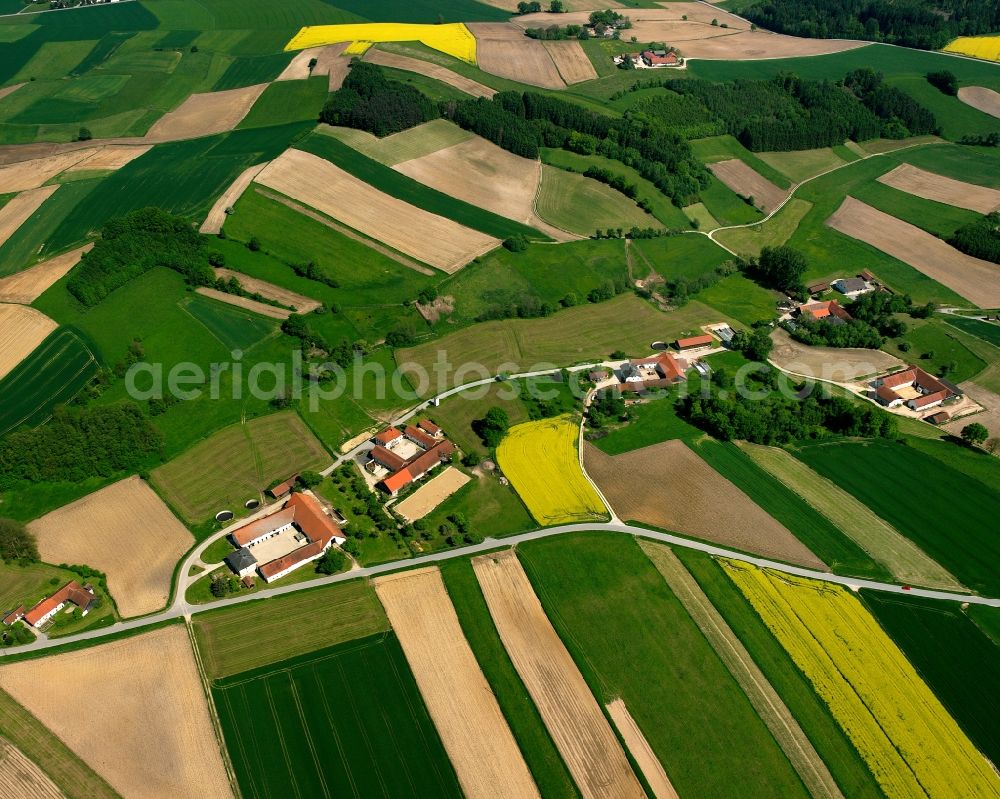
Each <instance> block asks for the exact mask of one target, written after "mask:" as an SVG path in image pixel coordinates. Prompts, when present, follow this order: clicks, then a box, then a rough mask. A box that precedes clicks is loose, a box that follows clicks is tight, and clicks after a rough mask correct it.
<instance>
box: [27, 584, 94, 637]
mask: <svg viewBox="0 0 1000 799" xmlns="http://www.w3.org/2000/svg"><path fill="white" fill-rule="evenodd" d="M93 599H94V595H93V594H91V593H90V592H89V591H87V590H86V589H85V588H84V587H83V586H82V585H80V584H79V583H78V582H77V581H76V580H70V581H69V582H68V583H66V585H64V586H63V587H62V588H60V589H59V590H58V591H56V592H55V593H54V594H52V596H50V597H46V598H45V599H43V600H42V601H41V602H39V603H38V604H37V605H35V606H34V607H33V608H32V609H31V610H29V611H28V612H27V613H25V614H24V619H25V621H27V622H28V624H30V625H31V626H32V627H34V626H35V625H36V624H37V623H38V622H39V620H41V618H42V617H43V616H45V615H46V614H47V613H49V612H50V611H52V610H55V608H57V607H59V605H61V604H63V603H64V602H72V603H73V604H74V605H76V606H77V607H80V608H85V607H87V606H88V605H89V604H90V603H91V602H92V601H93Z"/></svg>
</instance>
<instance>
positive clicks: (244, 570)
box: [225, 547, 257, 577]
mask: <svg viewBox="0 0 1000 799" xmlns="http://www.w3.org/2000/svg"><path fill="white" fill-rule="evenodd" d="M225 560H226V565H227V566H228V567H229V568H230V569H232V570H233V573H235V574H236V575H238V576H240V577H246V576H247V575H248V574H253V573H254V570H255V569H256V568H257V558H255V557H254V556H253V554H251V552H250V550H249V548H247V547H241V548H240V549H237V550H236V551H235V552H230V553H229V554H228V555H226V558H225Z"/></svg>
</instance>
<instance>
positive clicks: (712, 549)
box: [11, 522, 1000, 654]
mask: <svg viewBox="0 0 1000 799" xmlns="http://www.w3.org/2000/svg"><path fill="white" fill-rule="evenodd" d="M588 531H597V532H601V531H604V532H617V533H625V534H627V535H633V536H641V537H644V538H651V539H653V540H656V541H662V542H664V543H667V544H671V545H673V546H678V547H684V548H686V549H694V550H697V551H699V552H704V553H706V554H708V555H715V556H718V557H724V558H730V559H732V560H736V561H740V562H742V563H751V564H753V565H755V566H760V567H762V568H766V569H773V570H774V571H778V572H782V573H784V574H792V575H796V576H798V577H809V578H812V579H814V580H825V581H826V582H829V583H836V584H837V585H843V586H847V587H849V588H852V589H858V588H868V589H871V590H873V591H882V592H885V593H890V594H900V595H903V596H920V597H927V598H930V599H942V600H946V601H952V602H968V603H969V604H971V605H987V606H989V607H1000V599H994V598H990V597H980V596H972V595H970V594H957V593H952V592H950V591H930V590H925V589H921V588H913V589H910V590H906V589H904V588H903V587H902V586H899V585H893V584H892V583H880V582H876V581H874V580H862V579H859V578H857V577H842V576H840V575H838V574H832V573H830V572H822V571H816V570H815V569H805V568H802V567H799V566H791V565H789V564H787V563H780V562H778V561H773V560H768V559H767V558H758V557H756V556H755V555H747V554H745V553H743V552H736V551H734V550H731V549H725V548H724V547H718V546H715V545H713V544H708V543H706V542H704V541H695V540H692V539H690V538H682V537H680V536H677V535H672V534H670V533H661V532H659V531H656V530H647V529H645V528H643V527H634V526H632V525H630V524H623V523H620V522H606V523H603V524H600V523H597V524H567V525H561V526H559V527H549V528H547V529H544V530H534V531H532V532H529V533H520V534H518V535H512V536H509V537H507V538H488V539H486V540H485V541H483V542H482V543H481V544H473V545H471V546H466V547H457V548H455V549H449V550H445V551H442V552H435V553H433V554H430V555H423V556H421V557H418V558H410V559H407V560H401V561H393V562H391V563H383V564H381V565H378V566H367V567H364V568H361V569H355V570H354V571H349V572H343V573H341V574H335V575H332V576H330V577H323V578H320V579H317V580H310V581H309V582H306V583H296V584H294V585H286V586H282V587H280V588H266V589H264V590H262V591H258V592H256V593H254V594H244V595H243V596H236V597H232V598H230V599H220V600H219V601H218V602H211V603H209V604H205V605H189V604H188V603H187V602H185V601H184V598H183V595H182V596H180V597H178V598H177V600H176V601H175V602H174V604H173V605H172V606H171V607H170V608H168V609H167V610H165V611H163V612H162V613H156V614H153V615H152V616H145V617H143V618H141V619H133V620H132V621H126V622H119V623H118V624H115V625H113V626H111V627H105V628H103V629H100V630H92V631H90V632H85V633H80V634H79V635H70V636H65V637H63V638H57V639H55V640H54V641H53V640H49V641H41V640H39V641H36V642H35V643H33V644H29V645H27V646H20V647H17V648H16V649H15V650H12V652H11V654H20V653H22V652H35V651H40V650H44V649H50V648H52V647H56V646H62V645H63V644H69V643H74V642H78V641H87V640H95V639H99V638H103V637H105V636H107V635H113V634H115V633H120V632H124V631H128V630H139V629H142V628H143V627H148V626H150V625H152V624H158V623H160V622H164V621H169V620H171V619H178V618H181V617H189V616H192V615H194V614H197V613H203V612H204V611H207V610H214V609H216V608H220V607H229V606H232V605H239V604H242V603H244V602H256V601H258V600H261V599H267V598H268V597H274V596H282V595H283V594H292V593H295V592H296V591H304V590H306V589H309V588H315V587H317V586H321V585H332V584H333V583H341V582H345V581H347V580H356V579H358V578H361V577H373V576H375V575H378V574H385V573H386V572H392V571H397V570H400V569H409V568H413V567H415V566H425V565H427V564H430V563H439V562H441V561H445V560H451V559H452V558H464V557H469V556H470V555H476V554H479V553H482V552H487V551H489V550H491V549H496V548H498V547H509V546H514V545H516V544H521V543H523V542H525V541H536V540H538V539H540V538H549V537H551V536H556V535H565V534H567V533H578V532H588Z"/></svg>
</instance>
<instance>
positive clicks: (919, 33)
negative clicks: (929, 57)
mask: <svg viewBox="0 0 1000 799" xmlns="http://www.w3.org/2000/svg"><path fill="white" fill-rule="evenodd" d="M742 14H743V16H745V17H746V18H747V19H749V20H750V21H751V22H754V23H756V24H757V25H760V26H761V27H762V28H767V29H768V30H772V31H777V32H778V33H787V34H790V35H792V36H807V37H809V38H813V39H828V38H833V39H837V38H839V39H867V40H868V41H873V42H887V43H888V44H899V45H904V46H906V47H918V48H921V49H924V50H938V49H940V48H942V47H944V46H945V45H946V44H947V43H948V42H949V41H950V40H952V39H954V38H955V37H956V36H973V35H976V34H980V33H992V32H994V31H997V30H1000V3H997V2H996V0H765V1H764V2H762V3H759V4H757V5H754V6H751V7H750V8H747V9H745V10H744V11H743V12H742Z"/></svg>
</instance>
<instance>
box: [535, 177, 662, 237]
mask: <svg viewBox="0 0 1000 799" xmlns="http://www.w3.org/2000/svg"><path fill="white" fill-rule="evenodd" d="M535 210H536V212H537V213H538V215H539V216H540V217H541V218H542V219H544V220H545V221H546V222H548V223H549V224H550V225H555V226H556V227H557V228H560V229H562V230H568V231H569V232H570V233H578V234H580V235H581V236H592V235H593V234H594V231H595V230H602V231H603V230H610V229H612V228H623V229H624V230H629V229H631V228H632V227H640V228H646V227H659V225H658V224H657V221H658V220H657V219H656V218H655V217H654V216H651V215H650V214H647V213H646V212H645V211H643V210H642V209H641V208H639V206H638V205H636V204H635V201H634V200H631V199H629V198H628V197H626V196H625V195H624V194H622V193H620V192H618V191H615V190H614V189H612V188H611V187H610V186H606V185H605V184H603V183H601V182H599V181H597V180H594V179H592V178H586V177H584V176H583V175H578V174H575V173H573V172H566V171H565V170H563V169H559V168H557V167H554V166H549V165H548V164H544V165H543V166H542V180H541V184H540V185H539V187H538V195H537V197H536V198H535Z"/></svg>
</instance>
